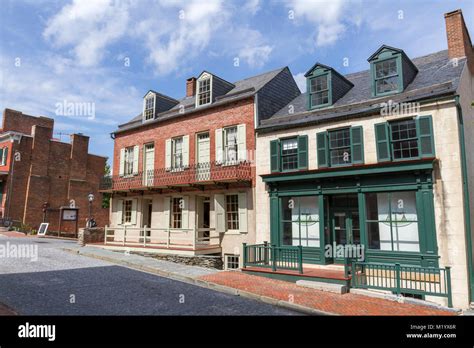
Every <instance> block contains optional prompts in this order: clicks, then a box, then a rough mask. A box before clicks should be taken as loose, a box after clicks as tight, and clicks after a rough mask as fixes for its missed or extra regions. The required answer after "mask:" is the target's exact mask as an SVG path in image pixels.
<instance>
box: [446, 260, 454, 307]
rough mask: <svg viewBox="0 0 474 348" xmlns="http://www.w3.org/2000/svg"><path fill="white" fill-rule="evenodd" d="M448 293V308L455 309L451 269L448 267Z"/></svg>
mask: <svg viewBox="0 0 474 348" xmlns="http://www.w3.org/2000/svg"><path fill="white" fill-rule="evenodd" d="M446 291H447V293H448V307H449V308H453V295H452V293H451V267H450V266H446Z"/></svg>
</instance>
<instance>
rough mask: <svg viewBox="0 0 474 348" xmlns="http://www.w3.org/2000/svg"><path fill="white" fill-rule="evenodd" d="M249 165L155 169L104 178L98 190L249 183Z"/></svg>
mask: <svg viewBox="0 0 474 348" xmlns="http://www.w3.org/2000/svg"><path fill="white" fill-rule="evenodd" d="M251 169H252V168H251V164H250V162H233V163H227V164H226V163H223V164H219V163H211V162H209V163H199V164H192V165H189V166H186V167H179V168H158V169H153V170H145V171H142V172H138V173H135V174H130V175H122V176H120V175H114V176H106V177H103V178H102V180H101V182H100V190H117V191H120V190H131V189H149V188H153V187H156V188H160V187H161V188H163V187H168V186H176V185H191V184H203V183H206V182H211V183H213V182H227V181H246V182H248V181H251V180H252V170H251Z"/></svg>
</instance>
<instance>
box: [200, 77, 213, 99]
mask: <svg viewBox="0 0 474 348" xmlns="http://www.w3.org/2000/svg"><path fill="white" fill-rule="evenodd" d="M210 101H211V80H210V79H205V80H200V81H199V87H198V105H203V104H207V103H209V102H210Z"/></svg>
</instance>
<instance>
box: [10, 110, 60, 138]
mask: <svg viewBox="0 0 474 348" xmlns="http://www.w3.org/2000/svg"><path fill="white" fill-rule="evenodd" d="M34 125H39V126H43V127H46V128H49V129H51V132H50V136H49V137H50V138H52V136H53V132H52V130H53V126H54V120H53V119H52V118H48V117H44V116H40V117H35V116H29V115H24V114H23V113H22V112H20V111H16V110H11V109H5V110H4V111H3V124H2V131H3V132H7V131H14V132H19V133H23V134H28V135H31V128H32V127H33V126H34Z"/></svg>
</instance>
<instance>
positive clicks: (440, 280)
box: [351, 261, 453, 307]
mask: <svg viewBox="0 0 474 348" xmlns="http://www.w3.org/2000/svg"><path fill="white" fill-rule="evenodd" d="M351 275H352V280H351V282H352V286H353V287H355V288H362V289H380V290H389V291H392V292H394V293H396V294H397V295H401V294H402V293H407V294H415V295H428V296H441V297H446V298H447V299H448V306H449V307H452V306H453V303H452V290H451V268H450V267H449V266H446V267H445V268H438V267H422V266H411V265H401V264H399V263H395V264H385V263H375V262H358V261H355V262H352V265H351Z"/></svg>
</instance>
